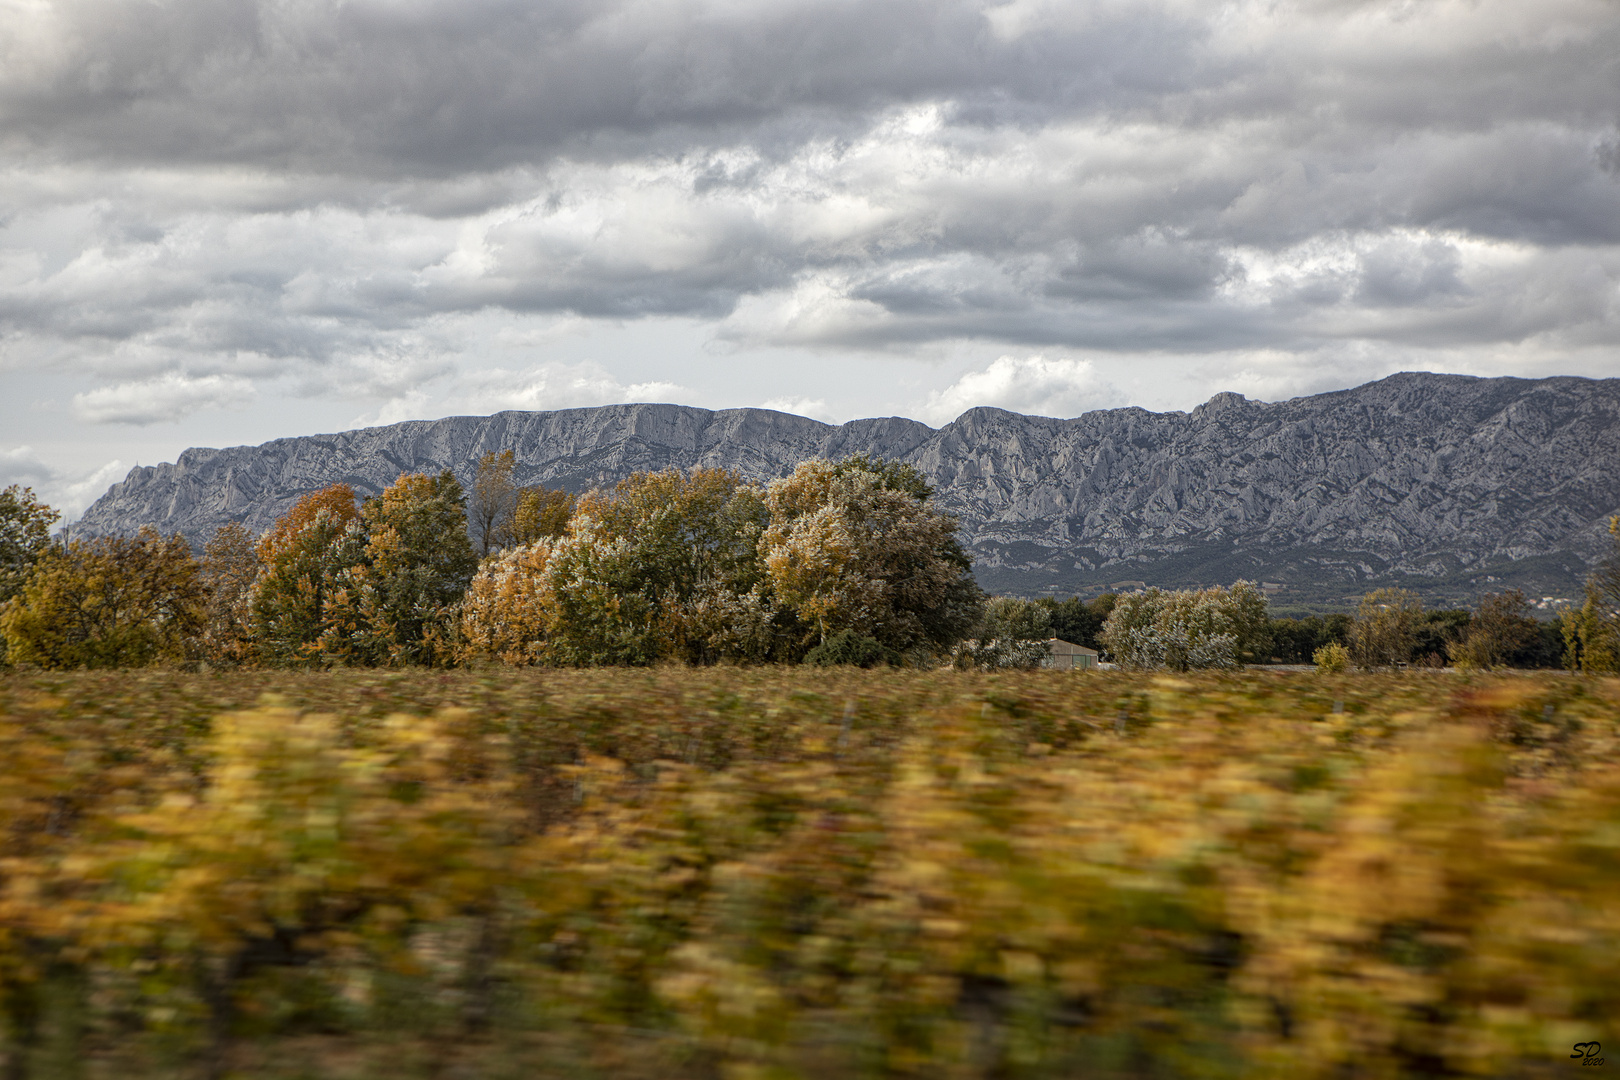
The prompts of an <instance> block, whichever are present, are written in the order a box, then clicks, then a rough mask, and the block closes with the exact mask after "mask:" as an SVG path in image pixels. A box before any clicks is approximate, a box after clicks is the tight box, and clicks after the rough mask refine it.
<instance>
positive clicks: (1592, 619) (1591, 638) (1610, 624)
mask: <svg viewBox="0 0 1620 1080" xmlns="http://www.w3.org/2000/svg"><path fill="white" fill-rule="evenodd" d="M1609 536H1610V538H1611V539H1612V545H1611V547H1610V549H1609V552H1608V554H1607V555H1606V556H1605V557H1604V559H1603V561H1602V562H1600V563H1599V564H1598V567H1597V569H1596V570H1594V571H1593V572H1592V576H1591V577H1589V578H1587V579H1586V598H1585V602H1584V603H1582V604H1581V606H1580V607H1579V608H1577V609H1576V610H1574V611H1565V612H1563V613H1562V614H1561V615H1560V619H1561V620H1562V622H1563V631H1564V663H1565V666H1566V667H1568V668H1570V669H1571V670H1577V669H1578V670H1581V671H1586V672H1591V673H1614V672H1620V517H1613V518H1610V519H1609Z"/></svg>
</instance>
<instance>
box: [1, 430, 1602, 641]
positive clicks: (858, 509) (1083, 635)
mask: <svg viewBox="0 0 1620 1080" xmlns="http://www.w3.org/2000/svg"><path fill="white" fill-rule="evenodd" d="M515 469H516V461H515V456H514V455H513V453H512V451H510V450H507V451H503V452H499V453H496V452H490V453H486V454H485V455H483V457H482V459H481V460H480V462H479V464H478V469H477V474H476V478H475V480H474V481H473V484H472V485H471V490H470V492H469V491H467V490H464V489H463V487H462V485H461V484H460V482H459V481H458V480H457V479H456V477H455V476H454V475H453V474H452V473H451V472H450V471H449V470H445V471H444V472H442V473H440V474H438V475H436V476H434V475H427V474H407V475H402V476H401V477H400V478H399V479H398V480H397V481H396V482H395V483H394V484H392V485H390V486H389V487H388V488H387V489H385V490H384V491H383V492H382V493H380V494H379V495H377V496H375V497H372V498H369V499H366V500H364V501H363V502H362V501H359V500H357V499H356V497H355V493H354V491H353V489H352V488H351V487H349V486H348V485H346V484H334V485H332V486H330V487H327V488H325V489H322V490H320V491H316V492H312V493H310V494H308V495H306V496H304V497H303V498H301V499H300V500H298V501H297V502H296V503H295V504H294V505H293V506H292V507H291V508H290V509H289V510H288V512H287V513H286V514H285V515H283V516H282V517H281V518H280V520H278V521H277V522H276V524H275V525H274V526H273V527H272V528H271V529H270V530H269V531H268V532H266V533H265V534H264V535H263V536H260V537H254V536H253V535H251V534H250V533H249V532H248V531H247V530H246V529H245V528H243V527H242V526H240V525H236V524H230V525H225V526H222V527H221V528H220V529H219V530H217V532H216V533H215V534H214V536H213V537H212V538H211V539H210V540H209V541H208V542H207V544H206V545H205V547H204V550H203V552H202V555H201V557H200V558H198V557H195V556H194V555H193V553H192V552H191V551H190V549H189V547H188V545H187V544H186V542H185V541H184V539H183V538H181V537H180V536H178V535H176V536H169V537H164V536H161V535H159V534H158V533H156V532H155V531H153V530H150V529H145V530H142V531H141V532H140V533H139V534H138V535H137V536H135V537H104V538H93V539H84V540H69V541H66V542H58V541H53V540H52V539H51V537H50V527H51V525H52V524H53V523H54V522H55V521H56V520H57V519H58V514H57V513H56V511H54V510H52V509H51V508H50V507H48V506H45V505H43V504H42V503H40V502H39V501H38V500H37V499H35V498H34V497H33V493H32V492H31V491H30V490H29V489H27V488H22V487H18V486H16V485H13V486H12V487H10V488H7V489H6V490H5V491H3V492H0V660H4V661H5V662H8V663H11V664H30V665H35V666H39V667H45V668H69V669H72V668H81V667H84V668H101V667H136V666H144V665H151V664H169V665H175V664H208V665H213V666H221V665H244V664H263V665H270V666H317V667H330V666H382V665H393V666H401V665H429V666H448V665H454V664H466V663H473V664H476V663H491V662H493V663H504V664H519V665H522V664H540V665H549V666H576V667H577V666H594V665H605V664H650V663H657V662H661V661H674V662H684V663H688V664H699V665H702V664H715V663H799V662H808V663H812V664H856V665H859V666H862V667H870V666H873V665H874V664H883V663H887V664H919V665H935V664H939V663H942V662H947V661H949V662H954V663H955V665H956V666H959V667H988V668H997V667H1029V666H1034V665H1037V664H1039V663H1040V662H1042V661H1043V660H1044V659H1045V657H1046V656H1047V655H1048V652H1049V647H1048V644H1047V643H1048V641H1049V640H1050V639H1053V638H1057V639H1061V640H1064V641H1069V642H1072V643H1074V644H1076V645H1082V646H1086V647H1089V648H1094V649H1097V650H1099V651H1100V652H1101V653H1103V654H1104V656H1105V657H1107V658H1108V659H1111V660H1113V661H1115V662H1117V663H1119V664H1121V665H1122V666H1125V667H1130V668H1140V669H1151V668H1168V669H1172V670H1188V669H1193V668H1230V667H1235V666H1238V665H1240V664H1246V663H1261V664H1263V663H1268V662H1269V663H1294V664H1300V663H1316V664H1318V665H1319V666H1325V667H1328V668H1330V669H1331V668H1342V667H1346V666H1349V665H1351V664H1354V665H1356V666H1359V667H1362V668H1367V669H1374V668H1384V667H1396V666H1404V665H1408V664H1418V665H1423V666H1435V667H1439V666H1445V665H1447V664H1454V665H1460V666H1467V667H1478V668H1490V667H1501V666H1509V667H1559V666H1564V667H1569V668H1572V669H1580V670H1586V671H1594V672H1602V671H1615V670H1620V631H1617V627H1620V519H1616V520H1615V521H1614V522H1612V523H1611V532H1612V533H1613V535H1614V538H1615V541H1614V543H1615V550H1614V551H1613V552H1611V553H1610V555H1609V557H1608V558H1607V559H1606V560H1604V561H1603V562H1602V564H1601V565H1600V566H1599V568H1598V570H1597V571H1596V572H1595V573H1594V574H1593V575H1592V577H1591V579H1590V581H1589V582H1588V586H1587V590H1586V596H1585V598H1584V602H1583V604H1582V606H1581V607H1579V608H1577V609H1572V610H1569V611H1565V612H1563V613H1562V615H1561V618H1560V619H1559V620H1558V621H1556V622H1543V621H1538V620H1537V619H1535V618H1534V617H1533V614H1532V609H1531V607H1530V604H1529V601H1528V600H1527V599H1526V598H1525V596H1524V595H1523V594H1522V593H1521V592H1519V591H1517V590H1513V591H1508V592H1502V593H1497V594H1492V595H1488V596H1486V597H1485V598H1484V599H1483V600H1482V602H1481V604H1480V606H1479V609H1478V610H1477V611H1475V612H1470V611H1466V610H1460V609H1457V610H1439V611H1425V610H1424V609H1423V606H1422V602H1421V600H1420V599H1419V598H1418V597H1417V595H1416V594H1414V593H1412V592H1410V591H1408V590H1403V589H1381V590H1378V591H1376V592H1372V593H1369V594H1367V595H1366V596H1365V597H1364V598H1363V599H1362V601H1361V604H1360V605H1359V608H1358V610H1357V611H1356V612H1355V613H1354V614H1350V613H1339V614H1330V615H1326V616H1315V615H1313V616H1307V617H1305V618H1299V619H1291V618H1272V617H1270V615H1269V613H1268V611H1267V603H1266V597H1265V595H1264V594H1263V593H1262V592H1261V591H1260V590H1259V589H1258V588H1256V587H1255V586H1254V585H1253V583H1249V582H1239V583H1237V584H1236V585H1234V586H1231V587H1230V588H1226V587H1216V588H1211V589H1202V590H1163V589H1157V588H1150V589H1146V590H1142V591H1140V592H1136V593H1131V594H1126V595H1116V594H1113V593H1109V594H1104V595H1103V596H1101V597H1097V598H1094V599H1090V600H1082V599H1081V598H1079V597H1071V598H1069V599H1065V600H1057V599H1053V598H1042V599H1039V600H1028V599H1021V598H1016V597H987V596H986V595H985V594H984V593H983V592H982V591H981V590H980V589H979V587H978V586H977V585H976V584H975V583H974V581H973V578H972V575H971V560H970V559H969V557H968V556H967V554H966V553H965V552H964V550H963V549H962V547H961V544H960V542H959V540H958V539H957V523H956V520H955V519H954V518H952V517H951V516H950V515H949V514H946V513H944V512H943V511H941V510H940V509H939V508H938V507H937V506H935V505H934V504H933V502H932V495H933V491H932V489H931V488H930V487H929V486H928V484H927V483H926V482H925V481H924V480H923V479H922V477H921V476H920V475H919V474H918V473H917V472H916V470H915V469H913V468H912V467H911V466H908V465H904V464H900V463H896V462H890V461H885V460H882V459H878V458H872V457H869V456H866V455H855V456H852V457H848V458H845V459H843V460H841V461H826V460H819V459H818V460H812V461H807V462H804V463H802V464H801V465H800V466H799V467H798V468H797V469H795V471H794V472H793V474H792V475H791V476H788V477H785V478H782V479H779V480H776V481H772V482H770V483H768V484H764V485H759V484H753V483H750V482H748V481H746V480H744V479H743V478H742V477H741V476H739V475H738V474H736V473H734V472H731V471H728V470H725V469H693V470H690V471H687V472H682V471H679V470H676V469H666V470H664V471H661V472H644V473H637V474H635V475H633V476H631V477H629V478H627V479H625V480H623V481H620V482H619V483H618V484H616V485H614V486H613V487H612V488H609V489H599V490H594V491H590V492H587V493H586V494H584V495H581V496H575V495H573V494H570V493H568V492H565V491H560V490H556V489H548V488H544V487H522V486H520V485H518V484H517V483H516V482H515V479H514V473H515Z"/></svg>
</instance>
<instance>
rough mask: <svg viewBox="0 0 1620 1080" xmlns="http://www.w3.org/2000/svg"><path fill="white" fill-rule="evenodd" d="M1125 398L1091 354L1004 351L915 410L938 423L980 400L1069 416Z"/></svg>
mask: <svg viewBox="0 0 1620 1080" xmlns="http://www.w3.org/2000/svg"><path fill="white" fill-rule="evenodd" d="M1123 404H1125V402H1124V400H1123V397H1122V395H1121V394H1120V392H1119V391H1118V390H1117V389H1115V388H1114V387H1113V386H1111V385H1110V384H1109V383H1107V382H1105V381H1103V380H1101V379H1100V378H1098V376H1097V373H1096V368H1095V365H1094V364H1092V362H1091V361H1089V360H1073V359H1067V358H1062V357H1059V358H1053V359H1048V358H1047V357H1045V356H1026V357H1015V356H1003V357H999V358H998V359H996V360H995V361H993V362H992V363H991V364H990V366H989V367H987V368H985V369H984V370H982V371H970V372H968V373H967V374H965V375H963V376H962V377H961V378H959V379H957V380H956V382H954V383H952V384H951V385H950V386H948V387H946V388H945V389H944V390H936V391H934V392H933V393H931V394H929V395H928V400H927V402H926V403H925V404H924V405H923V406H922V408H921V409H920V410H919V412H920V414H921V419H923V420H926V421H927V422H928V423H931V424H934V425H936V426H937V425H940V424H948V423H950V422H951V421H952V420H955V419H956V418H957V417H958V416H961V415H962V414H963V413H964V412H967V411H968V410H969V409H972V408H976V407H979V406H983V405H988V406H991V407H993V408H997V409H1006V410H1007V411H1009V412H1019V413H1029V414H1031V415H1035V416H1055V417H1059V418H1061V419H1067V418H1069V417H1074V416H1079V415H1080V414H1081V413H1086V412H1090V411H1092V410H1093V409H1107V408H1112V407H1114V406H1116V405H1123Z"/></svg>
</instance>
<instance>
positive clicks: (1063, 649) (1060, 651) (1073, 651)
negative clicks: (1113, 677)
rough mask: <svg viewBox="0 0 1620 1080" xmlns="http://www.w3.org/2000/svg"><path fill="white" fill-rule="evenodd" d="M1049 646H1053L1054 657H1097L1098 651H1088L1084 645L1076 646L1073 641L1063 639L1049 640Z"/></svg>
mask: <svg viewBox="0 0 1620 1080" xmlns="http://www.w3.org/2000/svg"><path fill="white" fill-rule="evenodd" d="M1046 643H1047V644H1048V645H1050V646H1052V655H1053V656H1096V655H1097V650H1096V649H1088V648H1086V647H1085V646H1084V645H1076V644H1074V643H1073V642H1072V641H1064V640H1063V639H1062V638H1048V639H1047V642H1046Z"/></svg>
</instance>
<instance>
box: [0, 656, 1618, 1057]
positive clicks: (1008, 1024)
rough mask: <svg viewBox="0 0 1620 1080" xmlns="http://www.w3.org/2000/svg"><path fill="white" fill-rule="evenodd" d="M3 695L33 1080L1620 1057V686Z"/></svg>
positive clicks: (10, 1030)
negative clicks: (1601, 1052) (1619, 1048)
mask: <svg viewBox="0 0 1620 1080" xmlns="http://www.w3.org/2000/svg"><path fill="white" fill-rule="evenodd" d="M267 695H268V696H267ZM0 715H3V717H4V723H3V725H0V758H3V760H0V777H3V778H4V779H3V784H4V786H3V787H0V813H3V814H4V815H5V824H6V829H5V832H4V838H5V839H4V844H5V850H4V853H3V855H4V858H3V861H0V875H3V880H0V1006H3V1012H4V1023H5V1037H6V1044H5V1050H6V1054H7V1060H8V1063H9V1073H8V1075H9V1076H12V1077H26V1076H51V1075H77V1076H114V1075H118V1076H123V1077H140V1076H149V1075H150V1076H157V1075H163V1076H222V1075H227V1074H233V1073H234V1074H236V1075H252V1076H288V1077H292V1076H371V1075H381V1074H385V1073H386V1074H387V1075H390V1076H396V1077H397V1076H409V1075H422V1076H430V1075H431V1076H480V1077H482V1076H506V1075H510V1076H525V1077H536V1076H539V1077H545V1076H559V1077H560V1076H582V1077H583V1076H601V1077H629V1078H632V1080H634V1078H636V1077H653V1076H658V1077H670V1078H678V1077H692V1078H698V1077H726V1078H748V1077H760V1078H764V1077H832V1076H837V1077H857V1076H870V1077H906V1076H915V1077H963V1078H968V1077H1070V1076H1080V1075H1086V1076H1122V1077H1123V1076H1132V1077H1151V1076H1163V1077H1186V1076H1198V1077H1202V1076H1209V1077H1224V1076H1273V1075H1277V1076H1281V1075H1287V1076H1291V1077H1298V1076H1307V1077H1313V1076H1322V1077H1329V1076H1331V1077H1340V1076H1356V1077H1362V1076H1369V1077H1378V1076H1389V1077H1394V1076H1403V1075H1480V1076H1517V1075H1525V1076H1537V1075H1553V1074H1554V1073H1561V1072H1562V1071H1564V1070H1567V1069H1569V1068H1573V1067H1576V1066H1578V1065H1579V1064H1580V1063H1579V1062H1577V1061H1571V1060H1570V1057H1571V1052H1572V1047H1573V1045H1574V1044H1575V1043H1582V1042H1591V1041H1599V1042H1603V1043H1609V1044H1611V1045H1620V1042H1617V1041H1616V1040H1617V1039H1620V1032H1616V1031H1615V1027H1616V1023H1615V1021H1616V1018H1617V1017H1620V980H1617V979H1616V978H1615V973H1616V972H1617V971H1620V888H1617V886H1620V728H1617V720H1620V680H1614V679H1607V680H1605V679H1594V678H1587V677H1579V676H1569V675H1552V674H1549V675H1545V676H1537V677H1528V676H1490V675H1461V676H1460V675H1455V674H1437V673H1427V672H1425V673H1411V674H1404V675H1373V676H1369V675H1346V676H1332V675H1323V674H1307V673H1297V674H1284V673H1272V672H1249V673H1246V674H1242V675H1232V674H1227V675H1196V676H1183V677H1178V678H1170V677H1166V676H1157V677H1155V676H1149V675H1134V674H1123V673H1090V674H1086V675H1074V674H1069V673H1059V672H1052V673H1024V672H1020V673H1006V674H988V673H982V672H977V673H976V672H926V673H924V672H909V671H884V672H881V673H879V672H863V671H859V670H853V669H834V670H830V671H821V672H817V671H813V670H809V669H805V668H796V669H792V668H756V669H723V668H722V669H706V670H692V669H684V668H682V669H673V668H668V669H651V670H640V671H626V670H622V669H621V670H615V671H534V670H517V669H509V668H500V669H493V670H491V671H485V672H467V671H460V672H446V673H428V672H421V671H417V672H408V673H395V672H386V671H383V672H379V671H366V672H352V671H351V672H324V673H323V672H307V673H298V672H284V671H283V672H255V671H249V672H237V673H234V674H232V675H231V676H229V677H228V678H227V677H218V676H201V675H184V674H178V673H164V672H156V671H143V672H111V673H97V672H81V673H73V674H38V673H35V674H31V675H25V674H17V673H13V674H10V675H7V676H5V677H4V679H3V680H0Z"/></svg>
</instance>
